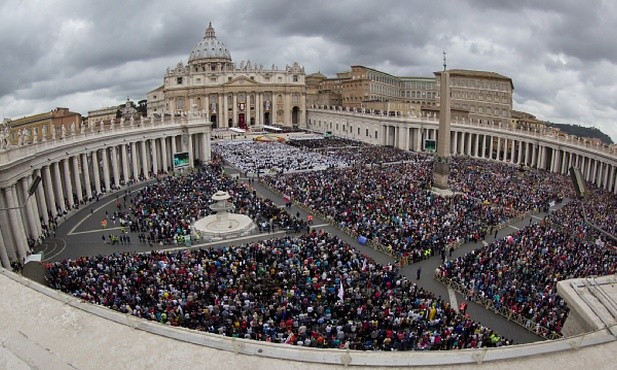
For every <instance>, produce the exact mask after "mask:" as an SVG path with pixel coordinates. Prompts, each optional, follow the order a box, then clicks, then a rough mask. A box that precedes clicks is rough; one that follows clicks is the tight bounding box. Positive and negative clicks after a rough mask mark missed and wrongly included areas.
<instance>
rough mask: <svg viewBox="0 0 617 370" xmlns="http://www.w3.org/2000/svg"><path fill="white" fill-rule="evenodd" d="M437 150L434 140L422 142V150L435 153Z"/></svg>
mask: <svg viewBox="0 0 617 370" xmlns="http://www.w3.org/2000/svg"><path fill="white" fill-rule="evenodd" d="M436 148H437V145H436V142H435V140H434V139H426V140H424V150H429V151H433V152H434V151H435V149H436Z"/></svg>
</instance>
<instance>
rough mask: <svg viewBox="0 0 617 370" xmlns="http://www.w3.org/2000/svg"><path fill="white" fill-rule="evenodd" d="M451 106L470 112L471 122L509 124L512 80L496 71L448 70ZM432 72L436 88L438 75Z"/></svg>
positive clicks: (512, 88) (438, 73) (512, 89)
mask: <svg viewBox="0 0 617 370" xmlns="http://www.w3.org/2000/svg"><path fill="white" fill-rule="evenodd" d="M448 72H449V73H450V95H451V98H452V99H451V102H452V103H451V104H452V109H459V110H462V111H468V112H469V115H468V116H469V119H470V120H472V121H473V122H479V123H484V124H495V125H500V124H502V125H509V124H510V117H511V115H512V93H513V91H514V85H513V83H512V79H510V78H509V77H506V76H503V75H500V74H499V73H495V72H485V71H472V70H464V69H451V70H448ZM440 75H441V71H438V72H435V77H436V84H437V91H439V76H440Z"/></svg>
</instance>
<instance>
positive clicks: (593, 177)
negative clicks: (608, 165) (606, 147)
mask: <svg viewBox="0 0 617 370" xmlns="http://www.w3.org/2000/svg"><path fill="white" fill-rule="evenodd" d="M591 171H592V172H591V173H592V175H591V180H592V181H591V182H592V183H594V184H596V185H598V160H597V159H594V160H593V168H592V170H591Z"/></svg>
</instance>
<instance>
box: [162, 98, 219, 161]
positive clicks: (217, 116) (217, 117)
mask: <svg viewBox="0 0 617 370" xmlns="http://www.w3.org/2000/svg"><path fill="white" fill-rule="evenodd" d="M223 95H224V94H218V101H219V103H218V107H217V108H218V111H217V115H216V120H217V121H218V126H217V127H221V128H222V127H227V122H225V114H224V112H225V107H224V104H223V103H224V100H225V99H224V96H223ZM173 153H175V152H172V154H173Z"/></svg>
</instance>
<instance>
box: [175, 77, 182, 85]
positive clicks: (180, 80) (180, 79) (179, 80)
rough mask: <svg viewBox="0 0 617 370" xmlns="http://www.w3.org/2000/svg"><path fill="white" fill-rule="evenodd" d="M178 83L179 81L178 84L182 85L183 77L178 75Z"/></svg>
mask: <svg viewBox="0 0 617 370" xmlns="http://www.w3.org/2000/svg"><path fill="white" fill-rule="evenodd" d="M176 83H177V84H178V85H182V77H177V78H176Z"/></svg>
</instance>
